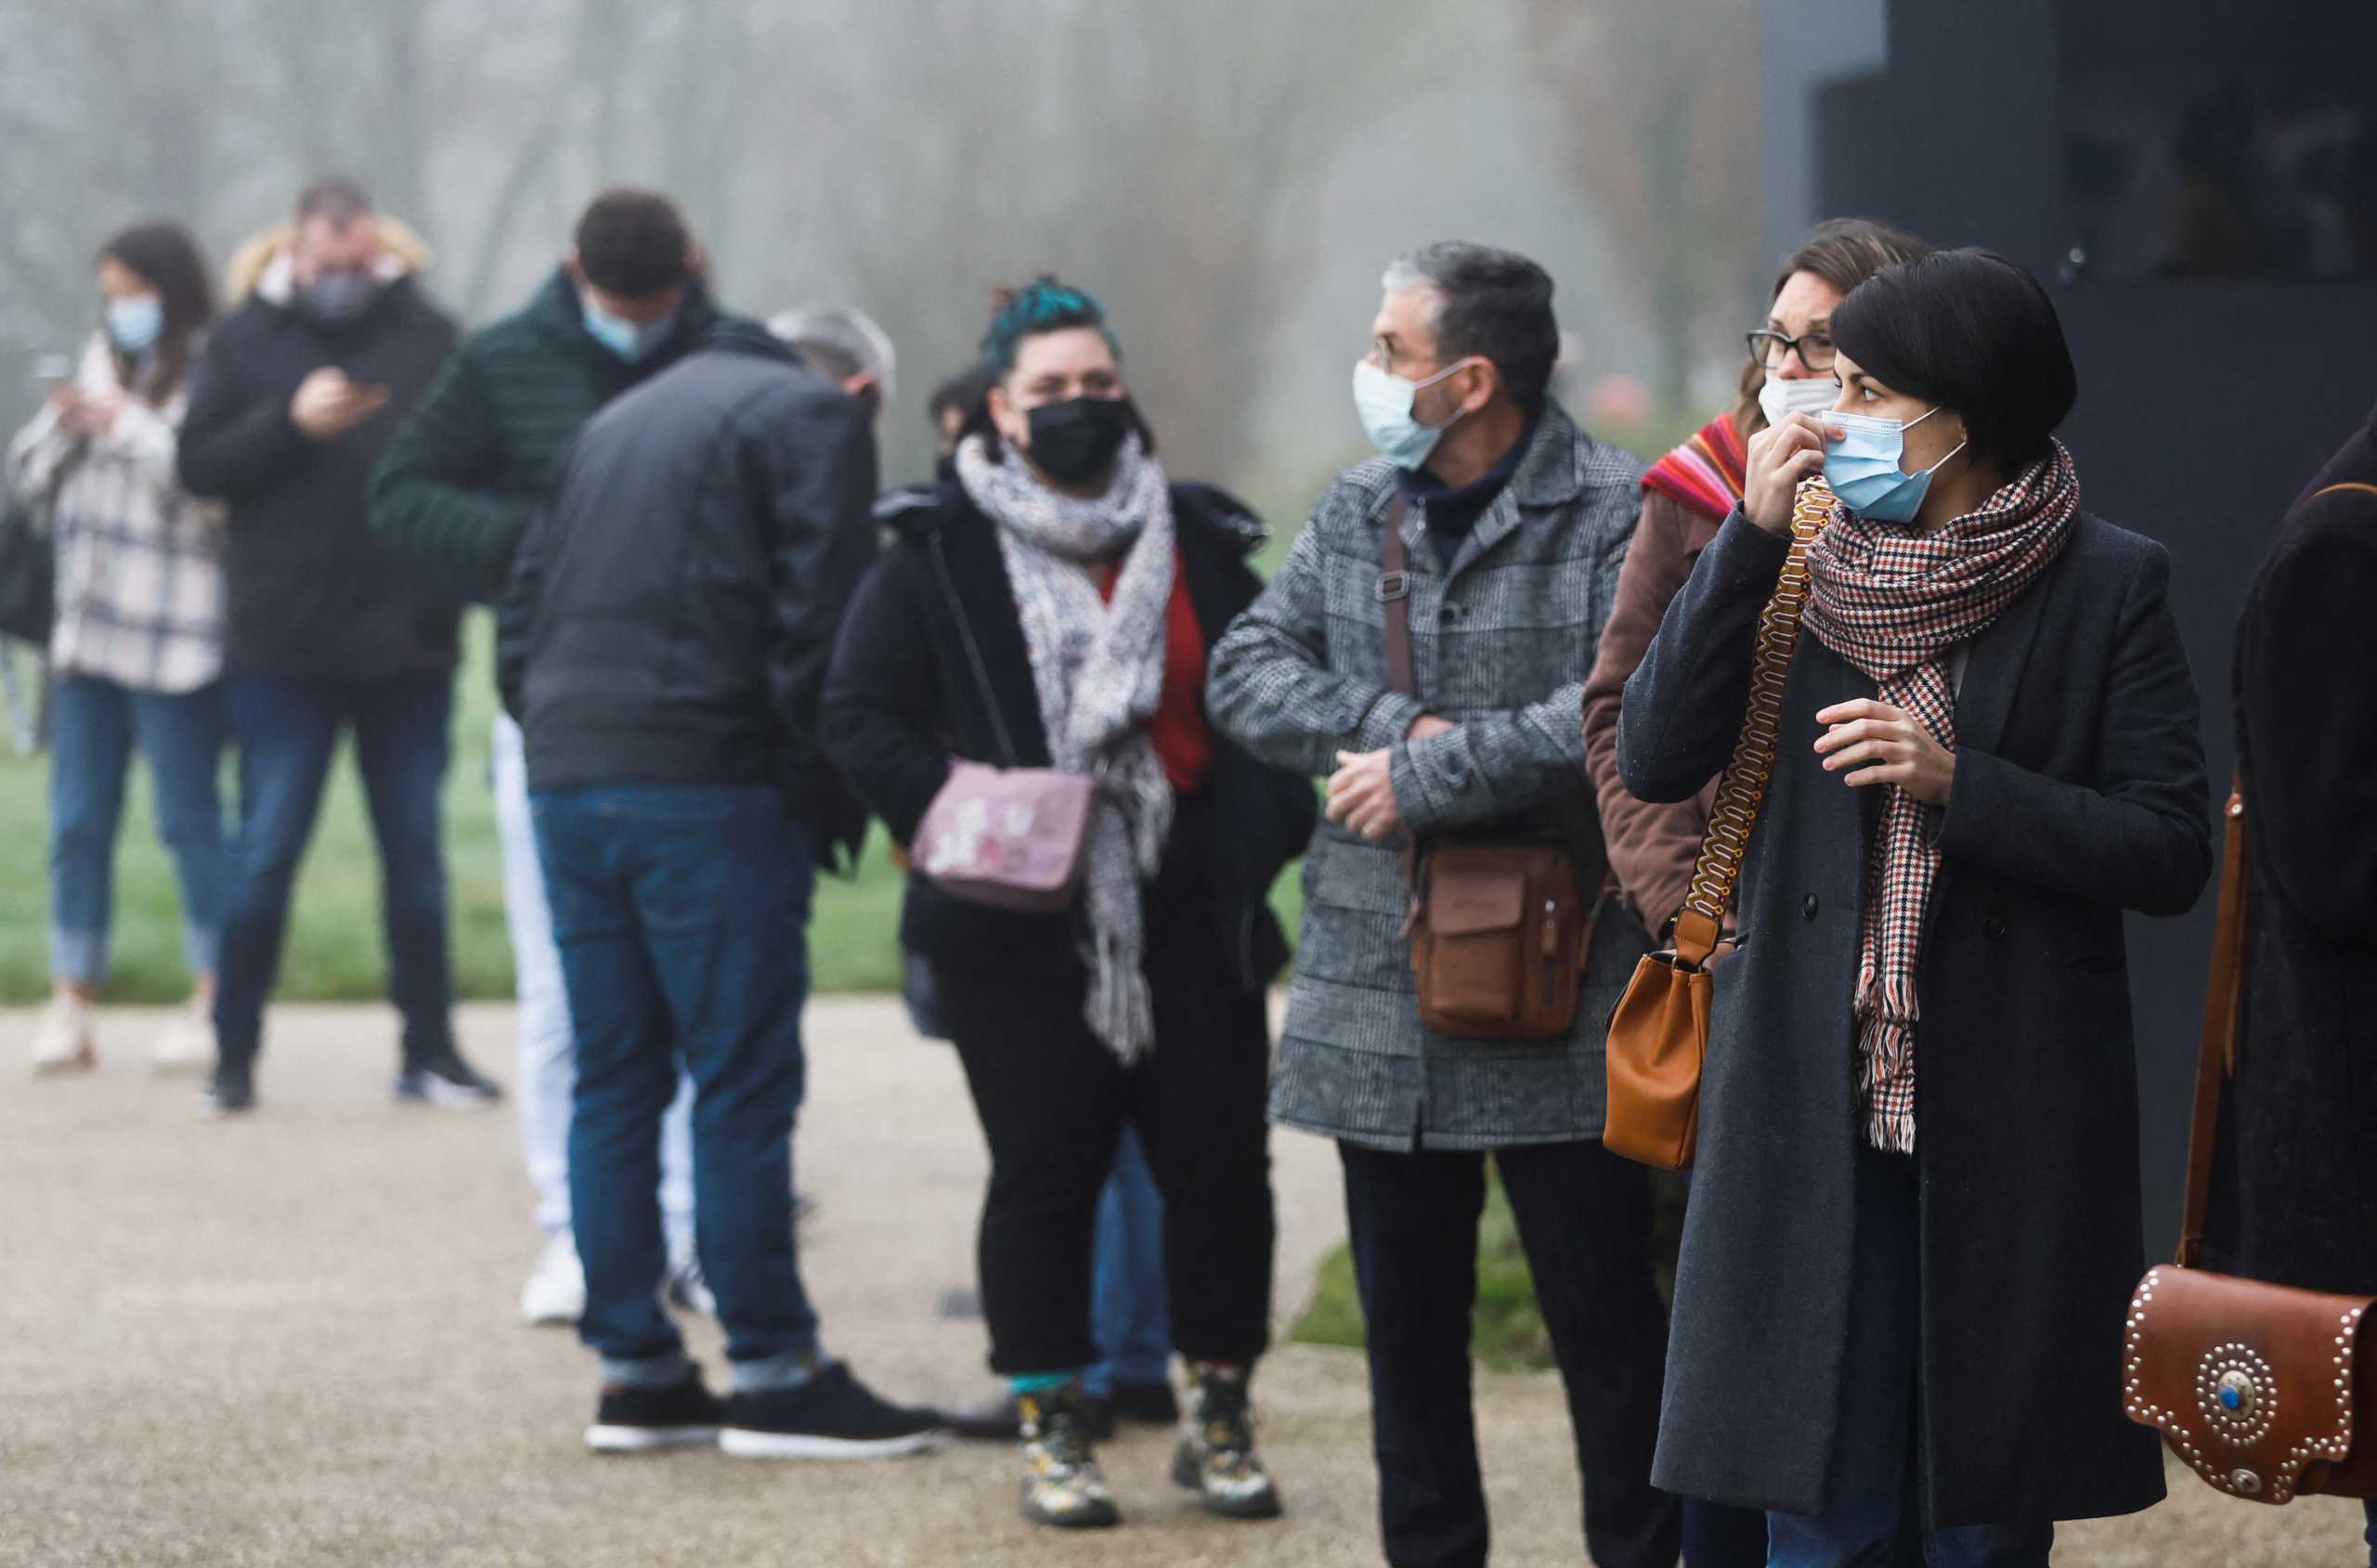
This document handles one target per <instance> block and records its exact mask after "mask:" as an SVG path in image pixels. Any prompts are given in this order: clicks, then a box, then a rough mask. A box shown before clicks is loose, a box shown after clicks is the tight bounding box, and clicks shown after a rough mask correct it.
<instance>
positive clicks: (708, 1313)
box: [661, 1252, 718, 1317]
mask: <svg viewBox="0 0 2377 1568" xmlns="http://www.w3.org/2000/svg"><path fill="white" fill-rule="evenodd" d="M661 1294H662V1295H663V1296H664V1297H665V1298H666V1299H667V1300H668V1302H669V1305H670V1306H673V1307H675V1308H676V1309H677V1310H678V1311H680V1312H690V1313H693V1314H694V1315H696V1316H700V1317H716V1316H717V1315H718V1298H717V1297H716V1296H714V1295H712V1294H711V1293H710V1289H709V1280H708V1278H707V1277H705V1276H704V1275H703V1274H702V1261H701V1259H700V1258H699V1257H698V1256H696V1255H695V1254H693V1253H690V1252H688V1253H686V1254H685V1255H684V1256H683V1257H681V1258H679V1259H677V1260H676V1261H675V1262H674V1263H670V1264H669V1278H668V1280H667V1281H666V1282H665V1283H664V1284H663V1285H662V1287H661Z"/></svg>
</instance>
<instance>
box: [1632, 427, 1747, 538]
mask: <svg viewBox="0 0 2377 1568" xmlns="http://www.w3.org/2000/svg"><path fill="white" fill-rule="evenodd" d="M1746 464H1747V457H1746V456H1745V455H1744V453H1743V450H1742V437H1741V433H1740V432H1739V431H1737V430H1735V429H1734V416H1733V415H1731V414H1720V415H1718V416H1717V417H1716V418H1715V419H1713V420H1710V421H1708V423H1707V424H1705V425H1702V426H1701V427H1700V430H1699V433H1698V434H1695V435H1694V436H1693V438H1692V439H1691V440H1689V441H1687V442H1685V443H1684V444H1683V445H1682V446H1681V447H1677V448H1676V449H1675V450H1674V451H1672V452H1669V454H1668V455H1667V456H1666V457H1663V458H1661V459H1660V460H1658V461H1656V462H1655V463H1653V464H1652V465H1651V467H1650V471H1649V472H1648V473H1644V474H1643V488H1644V489H1645V490H1656V491H1657V492H1658V493H1659V494H1660V495H1663V496H1665V497H1667V498H1668V499H1670V500H1672V501H1674V502H1675V503H1676V504H1677V505H1679V506H1682V507H1683V508H1685V509H1687V510H1688V511H1692V512H1698V513H1699V514H1700V515H1701V516H1703V517H1706V518H1707V519H1708V521H1709V522H1711V523H1721V522H1723V521H1724V520H1725V514H1726V513H1727V512H1731V511H1733V510H1734V503H1735V502H1736V501H1739V500H1740V499H1742V484H1743V473H1744V469H1745V465H1746Z"/></svg>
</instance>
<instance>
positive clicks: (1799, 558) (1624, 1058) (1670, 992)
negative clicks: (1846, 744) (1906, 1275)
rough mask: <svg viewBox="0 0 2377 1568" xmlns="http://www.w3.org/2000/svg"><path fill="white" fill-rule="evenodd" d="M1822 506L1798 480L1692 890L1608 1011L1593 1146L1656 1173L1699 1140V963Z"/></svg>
mask: <svg viewBox="0 0 2377 1568" xmlns="http://www.w3.org/2000/svg"><path fill="white" fill-rule="evenodd" d="M1831 515H1832V492H1831V491H1830V490H1828V489H1825V487H1824V486H1823V485H1821V484H1816V483H1811V484H1807V485H1803V486H1800V487H1799V496H1798V499H1797V500H1796V502H1795V503H1794V505H1793V507H1792V510H1791V551H1790V553H1789V554H1788V555H1787V556H1786V557H1785V558H1784V562H1783V575H1782V577H1780V578H1778V579H1777V580H1776V582H1775V585H1774V596H1773V598H1772V599H1770V600H1768V601H1767V603H1766V609H1765V612H1764V613H1763V614H1762V615H1760V616H1759V622H1758V643H1757V647H1756V651H1755V652H1754V653H1753V654H1752V655H1751V657H1752V664H1751V667H1750V680H1749V702H1748V706H1747V709H1746V711H1745V712H1744V713H1743V715H1742V732H1741V735H1740V738H1739V739H1737V740H1736V741H1734V755H1733V759H1732V760H1731V761H1730V762H1728V763H1726V764H1725V776H1724V780H1723V782H1722V783H1721V784H1719V785H1718V786H1717V800H1716V804H1715V806H1713V807H1712V808H1711V809H1710V810H1709V813H1708V835H1707V836H1706V837H1704V838H1703V839H1702V840H1701V842H1700V862H1699V864H1698V865H1697V866H1695V868H1694V870H1693V873H1692V891H1691V892H1690V894H1688V895H1687V896H1686V897H1685V899H1684V901H1683V909H1682V913H1681V914H1678V915H1677V916H1676V922H1675V945H1674V946H1673V947H1671V948H1669V949H1667V950H1666V951H1664V952H1652V953H1645V954H1644V955H1643V961H1642V962H1641V963H1640V964H1638V965H1635V967H1634V978H1633V979H1632V981H1630V983H1629V984H1628V985H1627V987H1626V994H1625V995H1624V996H1623V997H1622V998H1620V999H1619V1001H1618V1004H1617V1010H1616V1011H1614V1012H1613V1013H1611V1014H1610V1016H1609V1043H1608V1048H1607V1052H1606V1055H1607V1059H1608V1066H1609V1112H1608V1117H1607V1119H1606V1120H1605V1121H1604V1123H1603V1125H1602V1143H1603V1144H1604V1146H1606V1147H1608V1148H1609V1150H1610V1151H1611V1152H1612V1153H1615V1154H1622V1155H1624V1156H1625V1157H1626V1158H1627V1159H1629V1160H1640V1161H1641V1162H1642V1163H1643V1164H1645V1165H1649V1166H1652V1167H1655V1168H1656V1169H1658V1170H1662V1171H1681V1170H1683V1169H1685V1168H1687V1167H1688V1166H1690V1165H1691V1163H1692V1157H1693V1153H1694V1150H1695V1146H1696V1144H1697V1142H1698V1140H1699V1135H1700V1068H1701V1063H1702V1061H1703V1060H1704V1059H1705V1058H1706V1057H1707V1056H1708V1016H1709V1008H1710V1005H1711V1003H1712V1000H1713V994H1712V991H1711V989H1710V983H1709V977H1708V971H1709V968H1710V966H1711V965H1715V964H1716V963H1717V962H1718V961H1720V960H1721V959H1722V958H1724V956H1725V955H1726V954H1728V953H1730V952H1733V951H1734V949H1733V944H1732V943H1730V942H1727V941H1724V940H1721V939H1722V935H1723V931H1724V926H1725V910H1726V907H1727V906H1728V905H1729V904H1731V903H1732V902H1733V898H1734V881H1735V880H1736V879H1737V878H1738V877H1739V876H1740V875H1741V870H1742V861H1743V859H1744V858H1745V857H1746V856H1747V855H1748V853H1749V836H1750V831H1751V830H1752V829H1753V828H1755V827H1756V826H1757V825H1758V812H1759V808H1760V805H1762V804H1763V803H1764V801H1765V799H1766V786H1767V784H1768V782H1769V781H1770V780H1772V779H1773V776H1774V747H1775V739H1774V730H1775V725H1776V723H1777V722H1778V721H1779V720H1780V719H1781V718H1782V715H1783V686H1784V682H1785V680H1786V679H1787V678H1788V676H1789V675H1790V672H1791V654H1792V652H1793V651H1794V650H1795V649H1797V648H1798V647H1799V615H1800V612H1801V611H1802V610H1804V609H1805V608H1806V606H1807V602H1808V547H1809V546H1810V545H1811V544H1813V543H1814V542H1815V538H1816V536H1817V535H1818V534H1820V533H1822V532H1824V526H1825V522H1826V521H1827V520H1828V519H1829V518H1830V517H1831Z"/></svg>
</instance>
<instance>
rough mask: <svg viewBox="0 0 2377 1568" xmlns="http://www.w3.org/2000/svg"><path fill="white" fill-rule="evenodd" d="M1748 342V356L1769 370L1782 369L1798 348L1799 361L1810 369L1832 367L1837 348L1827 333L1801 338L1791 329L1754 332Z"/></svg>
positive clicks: (1749, 336) (1813, 333) (1811, 334)
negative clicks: (1790, 355)
mask: <svg viewBox="0 0 2377 1568" xmlns="http://www.w3.org/2000/svg"><path fill="white" fill-rule="evenodd" d="M1748 342H1749V356H1750V357H1751V358H1752V359H1755V360H1757V361H1758V362H1759V363H1760V364H1761V365H1763V366H1766V367H1767V368H1768V369H1776V368H1779V367H1780V366H1781V365H1782V363H1783V360H1784V358H1785V357H1786V356H1787V355H1789V354H1790V353H1791V351H1792V350H1793V349H1797V350H1799V363H1800V364H1802V365H1805V366H1806V367H1807V368H1808V369H1811V370H1829V369H1832V356H1833V354H1834V349H1833V343H1832V336H1831V334H1830V333H1828V332H1810V333H1808V334H1807V335H1806V336H1805V337H1798V338H1795V337H1793V336H1791V334H1790V333H1788V332H1765V331H1760V332H1751V333H1749V334H1748Z"/></svg>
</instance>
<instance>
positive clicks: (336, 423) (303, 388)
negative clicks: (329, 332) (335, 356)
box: [289, 365, 388, 441]
mask: <svg viewBox="0 0 2377 1568" xmlns="http://www.w3.org/2000/svg"><path fill="white" fill-rule="evenodd" d="M387 403H388V389H387V388H386V387H384V386H359V385H357V383H356V382H351V381H348V380H347V379H346V372H345V371H344V370H342V369H339V368H338V367H337V366H335V365H325V366H323V367H322V368H321V369H318V370H316V371H314V372H313V373H312V374H311V375H308V376H307V377H306V378H305V380H304V381H303V382H299V383H298V386H297V395H296V396H294V397H292V398H291V399H290V400H289V422H290V423H292V424H293V425H295V426H296V427H297V430H298V433H299V434H302V435H304V436H305V438H306V439H307V440H309V441H328V440H331V439H332V438H333V437H336V436H340V435H344V434H346V433H347V432H348V431H350V430H353V429H354V428H355V427H356V426H357V425H358V424H361V423H362V422H363V421H365V420H368V419H370V417H371V416H372V415H374V414H376V413H378V412H379V411H380V410H381V409H382V408H385V407H387Z"/></svg>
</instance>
